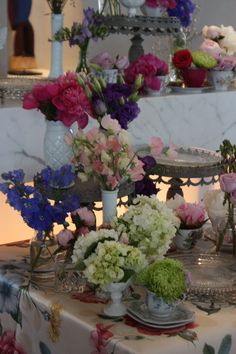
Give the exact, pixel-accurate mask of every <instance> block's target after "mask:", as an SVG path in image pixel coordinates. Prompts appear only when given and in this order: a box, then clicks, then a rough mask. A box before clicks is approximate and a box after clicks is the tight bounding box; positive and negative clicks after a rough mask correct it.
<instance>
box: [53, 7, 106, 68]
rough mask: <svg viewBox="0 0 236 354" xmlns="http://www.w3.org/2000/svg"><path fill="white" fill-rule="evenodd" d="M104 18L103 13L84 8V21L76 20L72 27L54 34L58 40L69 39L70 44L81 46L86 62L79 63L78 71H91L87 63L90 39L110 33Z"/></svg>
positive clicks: (103, 36) (102, 37) (96, 38)
mask: <svg viewBox="0 0 236 354" xmlns="http://www.w3.org/2000/svg"><path fill="white" fill-rule="evenodd" d="M103 18H104V17H103V15H101V14H99V13H98V12H96V11H95V10H94V9H92V8H90V7H88V8H87V9H84V19H83V22H82V23H77V22H74V23H73V25H72V27H71V28H68V27H64V28H62V29H60V30H59V31H58V32H57V33H56V34H55V36H54V37H55V40H57V41H69V45H70V46H74V45H77V46H79V48H80V50H81V54H82V55H83V60H84V61H85V62H84V64H83V63H82V62H81V63H80V64H79V66H78V67H77V69H76V71H77V72H80V71H89V68H88V66H87V63H86V53H87V49H88V45H89V41H90V39H93V40H94V41H95V42H96V41H97V40H98V39H99V38H101V39H104V38H105V37H106V36H108V34H109V32H108V29H107V27H106V26H105V25H104V21H103ZM83 65H84V67H83Z"/></svg>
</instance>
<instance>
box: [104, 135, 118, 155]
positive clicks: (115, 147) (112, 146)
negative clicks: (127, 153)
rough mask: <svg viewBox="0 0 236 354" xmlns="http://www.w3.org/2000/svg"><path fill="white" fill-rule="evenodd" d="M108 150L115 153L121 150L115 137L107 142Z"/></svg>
mask: <svg viewBox="0 0 236 354" xmlns="http://www.w3.org/2000/svg"><path fill="white" fill-rule="evenodd" d="M107 149H108V150H112V151H113V152H119V151H120V149H121V144H120V142H119V140H118V138H117V137H116V136H115V137H114V138H112V139H109V140H108V141H107Z"/></svg>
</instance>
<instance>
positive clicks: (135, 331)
mask: <svg viewBox="0 0 236 354" xmlns="http://www.w3.org/2000/svg"><path fill="white" fill-rule="evenodd" d="M28 251H29V250H28V245H27V244H19V245H8V246H0V353H1V354H4V353H7V354H98V353H101V354H144V353H145V354H157V353H160V354H184V353H186V354H190V353H194V354H195V353H203V347H204V345H205V343H207V344H209V345H211V346H212V347H214V348H215V350H216V352H217V351H218V349H219V346H220V343H221V341H222V339H223V338H224V337H225V336H226V335H227V334H228V335H231V336H232V347H231V351H230V353H232V354H233V353H236V309H235V307H234V306H228V307H224V308H222V309H221V310H220V311H218V312H216V313H213V314H211V315H208V314H207V313H206V312H203V311H201V310H199V309H197V308H196V307H195V306H194V305H192V304H191V303H189V302H187V303H186V306H187V307H188V308H189V309H191V310H193V311H195V313H196V320H195V323H194V324H193V325H191V326H190V327H187V328H186V327H184V328H181V329H179V330H178V331H177V332H176V331H167V332H160V331H159V332H157V331H151V330H148V329H147V328H143V327H142V326H137V323H135V321H132V320H131V319H130V318H128V317H126V318H125V319H119V320H111V319H105V318H103V317H102V316H99V314H101V313H102V309H103V306H104V304H102V303H99V302H97V301H96V299H95V298H94V297H93V296H92V297H91V296H89V294H83V295H81V294H74V295H73V296H72V295H71V294H62V293H60V294H59V293H56V292H55V291H54V290H50V289H47V290H46V289H44V290H42V289H41V290H39V289H37V290H36V289H30V290H29V291H27V290H25V289H23V288H21V285H22V284H23V283H24V279H25V277H26V275H27V267H28V265H27V256H28Z"/></svg>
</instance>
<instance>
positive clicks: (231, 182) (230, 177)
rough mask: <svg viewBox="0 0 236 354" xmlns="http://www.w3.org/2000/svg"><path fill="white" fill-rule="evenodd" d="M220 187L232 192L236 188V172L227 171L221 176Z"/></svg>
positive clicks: (226, 191) (224, 190)
mask: <svg viewBox="0 0 236 354" xmlns="http://www.w3.org/2000/svg"><path fill="white" fill-rule="evenodd" d="M220 188H221V190H222V191H223V192H225V193H232V192H234V191H235V190H236V173H233V172H232V173H225V174H223V175H221V176H220Z"/></svg>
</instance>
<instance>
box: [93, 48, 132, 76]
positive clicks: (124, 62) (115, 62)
mask: <svg viewBox="0 0 236 354" xmlns="http://www.w3.org/2000/svg"><path fill="white" fill-rule="evenodd" d="M90 63H91V64H92V67H93V68H95V70H110V69H117V70H120V71H122V70H124V69H126V68H127V67H128V65H129V59H128V58H127V57H126V56H120V55H117V56H116V58H115V59H113V58H112V57H111V55H110V54H109V53H107V52H103V53H99V54H97V55H96V56H95V57H93V58H92V59H90ZM94 64H95V65H94Z"/></svg>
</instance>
